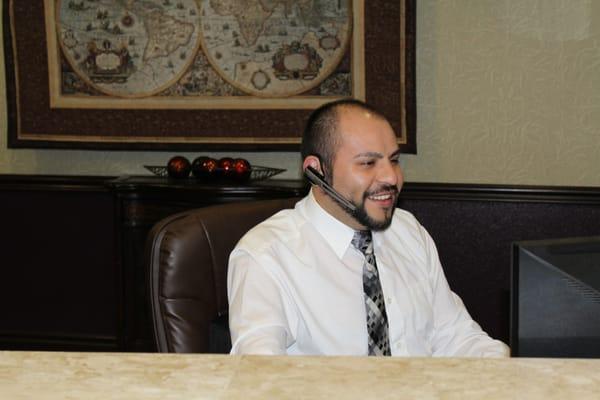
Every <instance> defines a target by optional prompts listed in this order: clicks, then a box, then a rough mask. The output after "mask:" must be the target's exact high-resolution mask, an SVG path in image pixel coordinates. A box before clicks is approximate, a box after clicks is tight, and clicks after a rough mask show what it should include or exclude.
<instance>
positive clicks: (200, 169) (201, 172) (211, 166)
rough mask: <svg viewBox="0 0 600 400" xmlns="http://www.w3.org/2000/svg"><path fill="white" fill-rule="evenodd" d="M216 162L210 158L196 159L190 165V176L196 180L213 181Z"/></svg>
mask: <svg viewBox="0 0 600 400" xmlns="http://www.w3.org/2000/svg"><path fill="white" fill-rule="evenodd" d="M217 164H218V163H217V160H215V159H214V158H210V157H205V156H203V157H198V158H196V159H195V160H194V162H193V163H192V174H193V175H194V177H196V178H197V179H202V180H212V179H215V178H216V177H217V176H216V173H217V168H218V165H217Z"/></svg>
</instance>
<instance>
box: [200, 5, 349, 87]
mask: <svg viewBox="0 0 600 400" xmlns="http://www.w3.org/2000/svg"><path fill="white" fill-rule="evenodd" d="M351 26H352V13H351V1H350V0H345V1H343V0H201V42H202V46H203V50H204V53H205V54H206V56H207V58H208V60H209V62H210V63H211V65H212V66H213V68H214V69H215V70H216V71H217V72H218V73H219V74H220V75H221V76H222V78H223V79H224V80H226V81H227V82H229V83H230V84H231V85H233V86H234V87H236V88H238V89H240V90H242V91H244V92H246V93H248V94H252V95H255V96H262V97H285V96H291V95H295V94H299V93H302V92H306V91H308V90H310V89H312V88H314V87H316V86H317V85H319V84H320V83H321V82H322V81H323V80H324V79H326V78H327V77H328V76H329V75H330V74H331V73H332V72H333V71H334V70H335V68H336V67H337V66H338V65H339V63H340V61H341V60H342V58H343V57H344V55H345V52H346V48H347V44H348V42H349V38H350V35H351Z"/></svg>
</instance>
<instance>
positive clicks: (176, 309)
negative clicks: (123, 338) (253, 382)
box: [145, 198, 298, 353]
mask: <svg viewBox="0 0 600 400" xmlns="http://www.w3.org/2000/svg"><path fill="white" fill-rule="evenodd" d="M297 201H298V199H297V198H293V199H275V200H264V201H252V202H242V203H229V204H222V205H217V206H210V207H205V208H200V209H195V210H190V211H186V212H183V213H179V214H176V215H172V216H169V217H167V218H165V219H163V220H161V221H159V222H158V223H157V224H156V225H154V227H153V228H152V230H151V231H150V233H149V235H148V239H147V242H146V253H145V257H146V265H147V266H148V268H149V271H148V277H149V293H150V304H151V310H152V321H153V325H154V338H155V342H156V347H157V350H158V351H159V352H164V353H166V352H173V353H207V352H211V351H218V349H217V350H215V349H214V348H212V349H211V347H214V346H211V345H210V342H211V340H214V338H213V339H211V336H210V334H209V332H210V330H211V329H213V327H212V326H213V321H215V320H216V319H217V318H218V317H219V316H223V315H226V314H227V309H228V304H227V263H228V259H229V253H230V252H231V250H233V248H234V247H235V245H236V243H237V242H238V240H239V239H240V238H241V237H242V236H243V235H244V234H245V233H246V232H247V231H248V230H249V229H250V228H252V227H253V226H255V225H256V224H258V223H259V222H261V221H263V220H265V219H266V218H268V217H270V216H271V215H273V214H275V213H276V212H277V211H279V210H282V209H284V208H292V207H293V206H294V204H295V203H296V202H297ZM225 319H226V318H225ZM226 332H227V335H228V331H226ZM216 340H217V341H219V340H220V341H221V342H222V340H223V338H217V339H216ZM226 340H229V339H228V338H226ZM222 350H225V351H226V349H222Z"/></svg>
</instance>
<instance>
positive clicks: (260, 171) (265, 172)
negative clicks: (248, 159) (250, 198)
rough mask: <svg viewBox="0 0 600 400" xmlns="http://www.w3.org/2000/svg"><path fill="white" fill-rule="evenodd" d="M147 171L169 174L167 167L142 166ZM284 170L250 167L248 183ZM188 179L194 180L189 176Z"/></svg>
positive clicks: (156, 173) (162, 174)
mask: <svg viewBox="0 0 600 400" xmlns="http://www.w3.org/2000/svg"><path fill="white" fill-rule="evenodd" d="M144 168H146V169H147V170H148V171H150V172H152V173H153V174H154V175H157V176H163V177H165V178H166V177H168V176H169V173H168V171H167V167H162V166H158V165H144ZM284 171H285V169H281V168H271V167H262V166H260V165H252V167H251V170H250V178H249V180H250V181H263V180H265V179H269V178H271V177H273V176H275V175H277V174H280V173H282V172H284ZM188 179H195V178H194V177H193V176H191V175H190V178H188Z"/></svg>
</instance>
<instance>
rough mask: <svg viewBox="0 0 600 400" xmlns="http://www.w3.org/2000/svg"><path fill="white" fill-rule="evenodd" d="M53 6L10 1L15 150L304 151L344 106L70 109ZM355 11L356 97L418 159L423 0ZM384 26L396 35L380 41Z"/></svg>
mask: <svg viewBox="0 0 600 400" xmlns="http://www.w3.org/2000/svg"><path fill="white" fill-rule="evenodd" d="M54 1H55V0H33V1H31V2H19V1H16V0H8V1H4V2H3V39H4V51H5V63H6V68H5V72H6V78H7V79H6V89H7V106H8V128H9V129H8V146H9V147H11V148H74V149H75V148H77V149H118V150H190V151H192V150H229V149H237V150H297V149H299V144H300V136H301V131H302V126H303V123H304V121H305V119H306V117H307V116H308V114H309V113H310V111H311V110H312V109H314V108H316V107H317V106H319V105H320V104H322V103H324V102H327V101H331V100H335V99H337V98H339V97H335V96H319V97H317V96H314V97H310V96H292V97H288V98H285V99H272V98H258V97H256V96H247V97H246V98H244V99H243V101H242V102H237V103H235V102H234V103H232V102H231V99H214V98H212V99H208V100H206V99H204V100H205V101H199V102H197V103H196V104H191V105H190V104H189V102H188V103H185V104H184V102H182V101H177V99H170V98H166V99H160V101H156V99H154V100H152V99H150V101H148V100H146V102H147V103H146V104H141V103H138V104H136V105H135V106H132V105H131V104H130V103H131V101H130V99H119V98H114V99H110V100H111V103H110V104H109V105H108V106H104V108H103V109H100V108H97V105H91V104H86V102H76V103H74V104H66V105H65V104H64V103H61V100H60V99H59V98H57V96H56V93H57V86H56V85H57V79H56V77H57V75H56V74H57V73H58V72H59V71H57V61H58V60H57V58H56V56H55V55H56V54H58V53H57V46H56V36H55V27H54V26H52V24H48V23H47V21H48V17H49V16H50V17H51V18H52V17H53V14H52V12H53V7H50V6H49V5H52V3H53V2H54ZM352 3H353V33H352V39H351V50H349V51H350V52H351V53H352V57H351V60H352V61H351V63H352V69H353V70H352V71H353V73H354V74H355V75H354V76H353V85H352V93H353V94H352V97H355V98H359V99H362V100H366V101H367V102H368V103H370V104H372V105H373V106H374V107H376V108H378V109H379V110H381V111H382V112H383V114H384V115H386V117H387V118H388V119H390V122H391V123H392V126H393V128H394V130H395V131H396V133H397V136H398V143H399V144H400V147H401V148H402V150H403V151H404V152H406V153H416V131H415V123H416V104H415V33H416V29H415V16H416V12H415V11H416V10H415V7H416V4H415V0H401V1H399V2H398V4H397V5H395V4H390V3H388V2H385V1H384V0H370V1H369V3H368V4H369V6H366V1H365V0H352ZM396 13H397V14H396ZM382 26H398V29H397V30H396V29H388V30H385V31H383V32H382ZM367 58H368V60H369V62H366V63H365V59H367ZM371 60H372V61H373V62H371ZM21 77H26V79H23V78H21ZM136 100H137V99H136ZM237 100H239V99H236V101H237ZM140 104H141V105H140Z"/></svg>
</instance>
